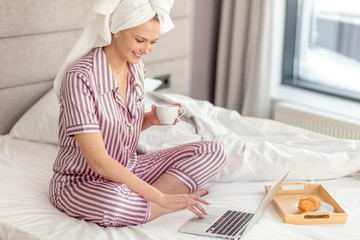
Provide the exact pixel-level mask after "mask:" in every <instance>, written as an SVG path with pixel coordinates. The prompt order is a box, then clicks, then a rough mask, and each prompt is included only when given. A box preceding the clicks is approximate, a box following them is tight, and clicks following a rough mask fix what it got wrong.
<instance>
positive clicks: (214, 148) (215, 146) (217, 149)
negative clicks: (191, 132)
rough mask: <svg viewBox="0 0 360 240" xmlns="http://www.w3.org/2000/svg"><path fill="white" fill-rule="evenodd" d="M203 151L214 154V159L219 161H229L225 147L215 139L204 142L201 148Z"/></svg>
mask: <svg viewBox="0 0 360 240" xmlns="http://www.w3.org/2000/svg"><path fill="white" fill-rule="evenodd" d="M200 152H201V153H210V154H212V155H213V156H214V158H212V159H213V160H214V161H219V162H222V163H223V164H225V163H226V162H227V156H226V153H225V149H224V147H223V146H222V145H221V144H220V143H218V142H215V141H206V142H203V147H202V148H201V150H200Z"/></svg>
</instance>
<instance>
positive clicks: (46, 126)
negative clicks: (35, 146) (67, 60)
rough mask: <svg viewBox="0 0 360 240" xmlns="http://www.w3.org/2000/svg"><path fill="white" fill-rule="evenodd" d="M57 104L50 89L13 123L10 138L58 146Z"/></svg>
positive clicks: (54, 95) (52, 90)
mask: <svg viewBox="0 0 360 240" xmlns="http://www.w3.org/2000/svg"><path fill="white" fill-rule="evenodd" d="M59 107H60V105H59V103H58V100H57V97H56V94H55V91H54V89H50V91H48V92H47V93H46V94H45V95H44V96H43V97H42V98H40V100H39V101H37V102H36V103H35V104H34V105H33V106H32V107H31V108H30V109H29V110H28V111H27V112H25V114H24V115H23V116H22V117H21V118H20V119H19V120H18V121H17V122H16V123H15V125H14V126H13V127H12V128H11V130H10V137H15V138H19V139H24V140H30V141H37V142H43V143H53V144H58V121H59Z"/></svg>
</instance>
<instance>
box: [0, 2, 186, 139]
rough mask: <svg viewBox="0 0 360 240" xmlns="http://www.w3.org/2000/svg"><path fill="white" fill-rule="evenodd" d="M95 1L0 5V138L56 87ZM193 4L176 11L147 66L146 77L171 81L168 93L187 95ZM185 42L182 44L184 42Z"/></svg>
mask: <svg viewBox="0 0 360 240" xmlns="http://www.w3.org/2000/svg"><path fill="white" fill-rule="evenodd" d="M94 2H95V0H76V1H72V0H58V1H47V0H32V1H27V0H18V1H14V0H3V1H1V5H0V11H1V14H0V29H1V31H0V53H1V56H0V134H6V133H8V132H9V131H10V129H11V127H12V126H13V124H14V123H15V122H16V121H17V120H18V119H19V118H20V117H21V116H22V115H23V113H24V112H25V111H26V110H27V109H28V108H29V107H30V106H32V105H33V104H34V103H35V102H36V101H37V100H38V99H39V98H40V97H41V96H43V95H44V94H45V93H46V92H47V91H48V90H49V89H50V88H51V87H52V83H53V79H54V77H55V75H56V73H57V71H58V69H59V68H60V66H61V64H62V62H63V61H64V59H65V58H66V56H67V54H68V52H69V51H70V49H71V48H72V46H73V45H74V43H75V42H76V40H77V39H78V37H79V36H80V34H81V32H82V29H83V26H84V24H85V23H86V21H87V19H88V16H89V12H90V9H91V7H92V4H93V3H94ZM190 14H191V4H190V0H177V1H175V3H174V7H173V9H172V11H171V17H172V19H173V22H174V24H175V26H176V27H175V29H174V30H172V31H171V32H169V33H167V34H165V35H164V37H161V36H160V40H159V42H158V46H157V47H156V48H155V50H154V52H153V53H151V55H149V56H146V57H145V58H144V59H143V61H144V62H145V64H146V68H147V76H148V77H158V76H163V75H170V77H171V81H170V86H169V89H168V90H169V91H174V92H177V93H182V94H187V91H188V89H187V84H184V83H186V82H187V81H186V79H187V78H188V71H189V41H190V36H189V35H190V30H189V29H190V27H189V26H190ZM179 39H181V40H182V41H179Z"/></svg>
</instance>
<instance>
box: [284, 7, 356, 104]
mask: <svg viewBox="0 0 360 240" xmlns="http://www.w3.org/2000/svg"><path fill="white" fill-rule="evenodd" d="M282 83H283V84H288V85H293V86H296V87H300V88H306V89H310V90H314V91H318V92H323V93H328V94H332V95H336V96H341V97H344V98H348V99H353V100H357V101H360V1H359V0H287V6H286V22H285V42H284V56H283V80H282Z"/></svg>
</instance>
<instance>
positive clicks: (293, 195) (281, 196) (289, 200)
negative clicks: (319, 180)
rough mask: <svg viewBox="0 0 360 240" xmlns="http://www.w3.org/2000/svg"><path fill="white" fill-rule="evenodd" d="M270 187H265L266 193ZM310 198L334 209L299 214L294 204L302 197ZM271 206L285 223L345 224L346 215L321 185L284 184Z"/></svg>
mask: <svg viewBox="0 0 360 240" xmlns="http://www.w3.org/2000/svg"><path fill="white" fill-rule="evenodd" d="M270 188H271V186H265V191H266V192H268V191H269V189H270ZM306 196H312V197H316V198H318V199H319V200H320V201H322V202H326V203H328V204H330V205H332V206H333V207H334V211H333V212H307V213H301V212H299V211H298V210H297V209H296V206H295V204H296V203H298V202H299V200H300V199H301V198H302V197H306ZM272 204H273V206H274V207H275V209H276V210H277V212H278V213H279V215H280V217H281V218H282V219H283V221H284V222H285V223H291V224H298V225H305V224H333V223H345V222H346V219H347V216H348V214H347V213H345V211H344V210H343V209H342V208H341V207H340V205H339V204H338V203H337V202H336V201H335V200H334V199H333V198H332V197H331V195H330V194H329V193H328V192H327V191H326V190H325V188H324V187H323V186H322V185H321V184H308V183H304V182H285V183H283V184H282V186H281V188H280V189H279V191H278V192H277V193H276V195H275V197H274V199H273V200H272Z"/></svg>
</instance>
